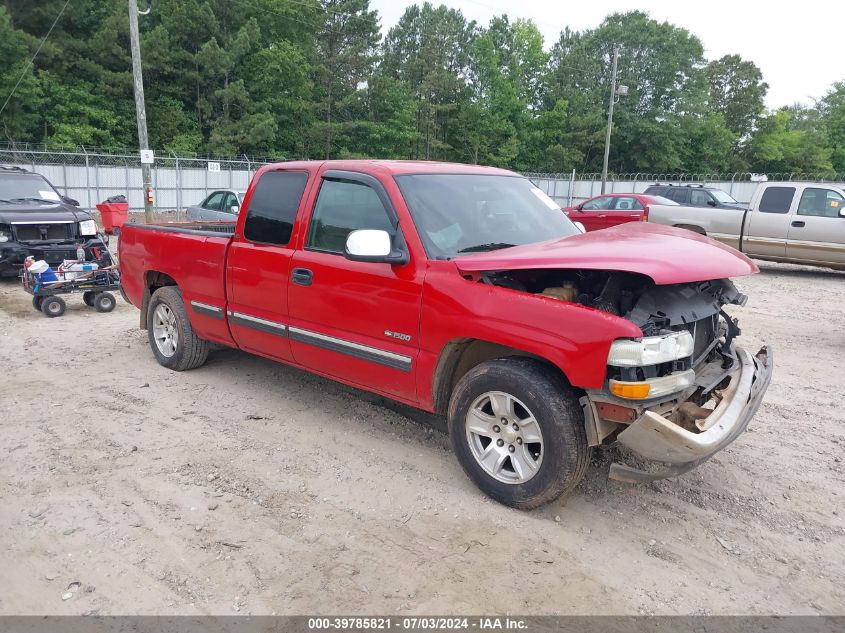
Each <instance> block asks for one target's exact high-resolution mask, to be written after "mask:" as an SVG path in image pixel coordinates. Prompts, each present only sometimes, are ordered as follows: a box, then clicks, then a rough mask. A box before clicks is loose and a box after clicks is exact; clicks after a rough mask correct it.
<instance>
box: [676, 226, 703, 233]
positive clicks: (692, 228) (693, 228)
mask: <svg viewBox="0 0 845 633" xmlns="http://www.w3.org/2000/svg"><path fill="white" fill-rule="evenodd" d="M675 228H676V229H686V230H687V231H692V232H693V233H698V234H699V235H707V231H705V230H704V229H702V228H701V227H700V226H695V225H694V224H676V225H675Z"/></svg>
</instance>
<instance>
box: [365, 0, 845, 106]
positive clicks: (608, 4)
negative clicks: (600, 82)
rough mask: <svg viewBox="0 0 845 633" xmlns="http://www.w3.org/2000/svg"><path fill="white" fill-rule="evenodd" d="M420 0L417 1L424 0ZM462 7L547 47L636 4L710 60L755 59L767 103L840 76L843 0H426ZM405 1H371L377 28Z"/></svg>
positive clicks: (808, 96) (814, 92) (787, 100)
mask: <svg viewBox="0 0 845 633" xmlns="http://www.w3.org/2000/svg"><path fill="white" fill-rule="evenodd" d="M422 1H423V0H419V4H422ZM431 1H432V4H435V5H438V4H445V5H446V6H448V7H451V8H454V9H460V10H461V12H462V13H463V14H464V16H465V17H466V18H467V19H469V20H475V21H476V22H479V23H481V24H485V25H486V24H487V22H489V20H490V18H492V17H493V16H496V15H501V14H502V13H507V14H508V16H509V17H510V18H511V19H516V18H528V19H531V20H533V21H534V23H535V24H536V25H537V27H538V28H539V29H540V31H542V33H543V36H544V37H545V40H546V48H550V47H551V46H552V45H553V44H554V43H555V42H556V41H557V39H558V35H559V34H560V31H561V30H563V28H564V27H566V26H569V28H571V29H573V30H577V31H581V30H584V29H588V28H593V27H595V26H597V25H598V24H599V23H601V21H602V20H603V19H604V17H605V16H606V15H608V14H610V13H615V12H625V11H631V10H633V9H639V10H642V11H646V12H647V13H649V14H650V15H651V17H652V18H654V19H656V20H659V21H661V22H663V21H667V22H671V23H672V24H675V25H677V26H680V27H683V28H685V29H687V30H689V31H690V32H692V33H693V34H695V35H697V36H698V38H699V39H700V40H701V41H702V43H703V44H704V49H705V50H704V54H705V57H706V58H707V59H708V60H711V59H718V58H719V57H722V56H723V55H729V54H738V55H740V56H741V57H742V58H743V59H748V60H751V61H753V62H754V63H755V64H757V66H759V67H760V69H761V70H762V72H763V79H764V80H765V81H766V82H767V83H768V84H769V93H768V95H767V97H766V105H767V106H768V107H769V108H778V107H780V106H784V105H791V104H793V103H796V102H802V103H805V104H811V103H812V101H813V99H818V98H820V97H822V96H824V94H825V92H827V90H828V89H829V88H830V86H831V84H832V83H833V82H835V81H843V80H845V2H843V1H841V0H840V1H838V2H837V1H835V0H831V1H827V2H824V1H821V0H803V2H801V3H800V4H794V3H787V2H786V0H780V1H774V2H772V1H769V2H759V1H749V0H733V1H732V2H728V1H726V0H707V1H706V2H701V1H699V2H690V1H689V0H687V1H686V2H685V1H684V0H639V1H638V2H630V0H628V1H627V2H626V1H622V0H591V1H589V2H573V1H572V0H570V1H569V2H566V1H565V0H519V1H518V2H515V1H514V0H431ZM411 4H414V2H413V1H409V0H370V6H371V7H372V8H374V9H378V11H379V14H380V15H381V24H382V30H383V32H384V33H387V30H388V29H389V28H390V27H391V26H393V25H394V24H396V22H397V21H398V20H399V18H400V16H401V15H402V13H403V12H404V10H405V7H406V6H408V5H411Z"/></svg>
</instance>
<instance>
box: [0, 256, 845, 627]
mask: <svg viewBox="0 0 845 633" xmlns="http://www.w3.org/2000/svg"><path fill="white" fill-rule="evenodd" d="M762 266H763V268H764V270H763V272H762V274H760V275H757V276H756V277H753V278H749V279H743V280H741V281H740V282H739V284H738V285H739V286H740V288H741V289H742V290H743V291H745V292H746V293H748V294H749V295H750V296H751V300H750V302H749V304H748V306H746V307H745V308H742V309H734V310H733V311H732V312H733V314H735V315H738V316H739V317H740V324H741V326H742V328H743V336H742V339H743V341H744V344H745V346H747V347H749V348H754V351H756V348H757V346H758V345H759V344H761V343H763V342H765V343H769V344H772V345H773V346H774V349H775V363H776V371H775V378H774V382H773V385H772V387H771V389H770V390H769V392H768V395H767V397H766V400H765V402H764V404H763V406H762V408H761V411H760V413H759V414H758V415H757V418H756V419H755V421H754V422H753V424H752V427H751V429H750V432H749V433H747V434H745V435H744V436H743V437H742V438H740V439H739V440H738V441H737V442H736V443H735V444H734V445H733V446H731V447H730V448H729V449H728V450H727V451H725V452H724V453H722V454H721V455H719V456H717V457H716V458H714V459H713V460H712V461H710V462H709V463H707V464H705V465H703V466H702V467H701V468H699V469H698V470H696V471H693V472H691V473H689V474H686V475H684V476H682V477H680V478H677V479H674V480H667V481H662V482H659V483H656V484H652V485H642V486H630V485H626V484H621V483H616V482H612V481H608V480H607V477H606V474H607V469H608V467H609V464H610V462H611V461H612V460H613V459H614V458H615V457H617V456H618V453H617V451H616V449H613V448H609V449H603V450H601V451H598V452H597V453H595V456H594V460H593V464H592V466H591V468H590V470H589V472H588V475H587V478H586V479H585V481H584V482H583V483H582V485H581V486H579V488H578V489H577V490H576V491H575V493H574V494H573V495H572V496H571V497H570V498H569V499H568V500H566V501H560V502H557V503H554V504H552V505H550V506H548V507H545V508H543V509H540V510H538V511H534V512H518V511H515V510H511V509H508V508H505V507H502V506H500V505H497V504H496V503H493V502H491V501H489V500H488V499H486V498H485V497H484V496H482V495H481V494H480V493H479V492H478V491H477V490H476V489H475V488H474V487H473V486H472V485H471V484H470V482H469V481H468V480H467V478H466V477H465V476H464V475H463V473H462V471H461V470H460V468H459V466H458V464H457V463H456V461H455V459H454V458H453V456H452V455H451V453H450V451H449V450H448V441H447V437H446V436H445V435H444V433H443V430H442V425H438V424H437V422H436V421H434V426H432V420H429V419H427V418H426V417H425V416H422V415H415V414H413V413H412V412H408V411H407V410H401V409H399V408H397V407H391V406H388V405H386V403H384V402H383V401H381V400H380V399H378V398H375V397H373V396H369V395H366V394H362V393H360V392H357V391H353V390H350V389H347V388H345V387H342V386H339V385H337V384H335V383H332V382H329V381H327V380H323V379H320V378H316V377H313V376H311V375H309V374H307V373H304V372H301V371H298V370H296V369H292V368H289V367H285V366H282V365H278V364H274V363H272V362H269V361H266V360H262V359H258V358H255V357H252V356H248V355H246V354H243V353H240V352H236V351H222V352H217V353H215V354H213V356H212V358H211V359H210V361H209V363H208V364H207V365H206V366H204V367H202V368H200V369H198V370H196V371H192V372H187V373H182V374H177V373H173V372H170V371H168V370H166V369H163V368H162V367H160V366H158V365H157V364H156V362H155V360H154V359H153V355H152V353H151V352H150V350H149V346H148V343H147V338H146V334H145V333H144V332H141V331H139V330H138V329H137V322H138V313H137V311H136V309H135V308H133V307H131V306H129V305H127V304H125V303H123V302H122V301H119V303H118V308H117V309H116V310H115V312H113V313H111V314H97V313H95V312H94V311H93V310H91V309H90V308H86V307H85V306H84V305H83V304H82V301H81V299H80V298H74V299H72V300H71V301H70V305H69V309H68V312H67V314H65V316H63V317H62V318H59V319H54V320H48V319H46V318H45V317H43V316H41V315H40V314H38V313H36V312H35V311H34V310H33V309H32V308H31V306H30V299H29V296H28V295H26V294H24V293H23V292H22V291H21V290H20V289H19V288H18V286H17V285H16V284H15V283H12V282H5V283H2V284H0V366H2V368H3V375H2V377H0V420H2V424H0V588H2V590H0V614H31V613H41V614H92V613H100V614H209V613H210V614H233V613H241V614H248V613H253V614H271V613H277V614H314V613H319V614H329V613H333V614H337V613H355V614H364V613H374V614H414V613H416V614H432V613H440V614H481V613H495V614H504V613H508V612H509V613H517V614H530V613H536V614H539V613H543V614H597V613H600V614H611V613H612V614H622V613H624V614H637V613H649V614H651V613H654V614H738V613H744V614H770V613H778V614H813V613H826V614H830V613H843V605H845V538H843V537H845V523H843V513H845V504H843V503H842V502H843V498H845V485H843V484H845V478H843V473H842V467H843V464H842V462H841V458H842V453H843V448H844V447H845V414H843V407H842V400H841V399H842V393H843V391H845V389H843V388H845V357H843V351H845V327H843V318H845V315H843V307H844V306H845V274H843V273H834V272H830V271H822V270H813V269H809V268H800V267H789V266H777V265H769V264H763V265H762Z"/></svg>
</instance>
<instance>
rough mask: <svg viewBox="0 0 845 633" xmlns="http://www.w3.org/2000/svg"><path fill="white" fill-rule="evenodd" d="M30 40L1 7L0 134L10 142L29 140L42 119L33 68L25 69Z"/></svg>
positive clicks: (37, 83) (28, 57) (27, 61)
mask: <svg viewBox="0 0 845 633" xmlns="http://www.w3.org/2000/svg"><path fill="white" fill-rule="evenodd" d="M32 40H33V38H30V37H27V35H26V34H24V33H23V32H21V31H19V30H17V29H15V28H14V27H13V26H12V20H11V17H10V16H9V13H8V11H7V10H6V8H5V7H3V6H0V68H2V69H3V72H2V74H0V107H2V106H3V104H4V103H5V104H6V108H5V110H3V114H2V116H0V134H2V136H3V138H5V139H7V140H9V141H14V140H19V139H27V138H31V137H32V136H33V135H35V134H36V130H37V128H38V124H39V122H40V118H41V117H40V116H39V111H40V109H41V107H42V94H41V89H40V86H39V82H38V80H37V79H36V77H35V74H34V72H33V69H32V68H31V67H30V68H28V67H27V66H28V64H29V60H30V55H31V54H32V53H31V52H30V47H31V46H30V45H31V44H34V42H33V41H32ZM35 46H37V44H35ZM32 48H33V50H34V46H33V47H32ZM19 80H20V83H18V81H19ZM16 85H17V89H15V86H16ZM13 90H14V91H15V92H14V94H12V91H13ZM7 100H8V102H7Z"/></svg>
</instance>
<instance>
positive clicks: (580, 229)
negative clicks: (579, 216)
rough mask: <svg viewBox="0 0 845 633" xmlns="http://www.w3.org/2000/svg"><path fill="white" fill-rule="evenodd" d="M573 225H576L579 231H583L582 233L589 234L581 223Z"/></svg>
mask: <svg viewBox="0 0 845 633" xmlns="http://www.w3.org/2000/svg"><path fill="white" fill-rule="evenodd" d="M573 224H574V225H575V228H576V229H578V230H579V231H581V232H582V233H586V232H587V229H586V228H585V227H584V225H583V224H581V223H580V222H573Z"/></svg>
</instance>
